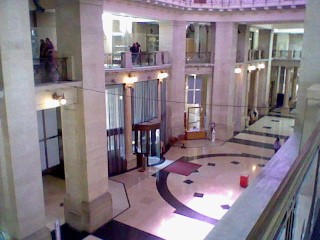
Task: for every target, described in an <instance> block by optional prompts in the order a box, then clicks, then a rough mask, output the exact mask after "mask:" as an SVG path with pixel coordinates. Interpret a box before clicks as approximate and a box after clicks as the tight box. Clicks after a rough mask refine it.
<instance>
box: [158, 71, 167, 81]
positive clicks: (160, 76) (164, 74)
mask: <svg viewBox="0 0 320 240" xmlns="http://www.w3.org/2000/svg"><path fill="white" fill-rule="evenodd" d="M167 77H169V74H168V73H166V72H161V73H159V75H158V78H159V80H160V81H162V79H165V78H167Z"/></svg>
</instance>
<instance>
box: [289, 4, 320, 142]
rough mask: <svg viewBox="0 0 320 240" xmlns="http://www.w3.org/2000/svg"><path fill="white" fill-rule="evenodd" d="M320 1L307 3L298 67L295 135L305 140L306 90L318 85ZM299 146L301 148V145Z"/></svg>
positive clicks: (307, 127) (308, 120)
mask: <svg viewBox="0 0 320 240" xmlns="http://www.w3.org/2000/svg"><path fill="white" fill-rule="evenodd" d="M319 9H320V1H307V7H306V16H305V25H304V29H305V32H304V34H303V43H302V49H303V58H302V59H301V65H300V70H299V73H300V76H299V90H298V96H297V98H298V99H299V101H297V108H296V109H297V114H296V117H295V127H294V130H295V132H296V133H298V134H301V136H302V135H303V136H304V139H307V138H308V136H309V134H308V133H304V132H303V130H305V129H309V128H311V129H312V128H313V127H314V126H313V125H312V124H311V123H310V121H312V119H306V118H305V117H306V116H305V106H306V104H307V94H306V93H307V89H308V88H309V87H310V86H312V85H313V84H316V83H319V64H320V44H318V39H319V36H320V28H319V24H320V17H319ZM300 146H303V145H302V144H301V145H300Z"/></svg>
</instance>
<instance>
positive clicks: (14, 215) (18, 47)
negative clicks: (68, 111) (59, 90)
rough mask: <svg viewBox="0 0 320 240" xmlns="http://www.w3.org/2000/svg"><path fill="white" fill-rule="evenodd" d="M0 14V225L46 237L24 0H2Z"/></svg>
mask: <svg viewBox="0 0 320 240" xmlns="http://www.w3.org/2000/svg"><path fill="white" fill-rule="evenodd" d="M0 15H1V21H0V48H1V59H0V62H1V70H0V71H1V72H2V74H1V79H0V82H2V83H3V88H4V92H5V95H4V101H1V102H0V116H1V129H0V134H1V135H0V145H1V148H0V149H1V150H0V155H1V158H0V166H1V167H0V199H1V201H0V202H1V204H0V225H1V228H2V229H3V230H4V231H5V232H7V233H9V235H10V236H11V237H13V238H15V239H24V238H26V237H28V236H30V235H32V234H35V236H36V237H34V238H33V239H48V237H49V231H48V229H47V228H46V227H45V221H44V219H45V211H44V196H43V186H42V181H41V164H40V153H39V142H38V126H37V116H36V109H35V94H34V81H33V66H32V53H31V36H30V30H29V29H30V25H29V5H28V1H25V0H24V1H19V4H18V3H17V2H12V1H7V0H5V1H1V2H0ZM13 16H14V18H13ZM17 65H18V66H19V67H18V68H17ZM17 82H19V84H17ZM26 126H28V127H26ZM30 173H32V174H30ZM39 231H41V234H40V235H41V237H38V235H37V233H38V232H39Z"/></svg>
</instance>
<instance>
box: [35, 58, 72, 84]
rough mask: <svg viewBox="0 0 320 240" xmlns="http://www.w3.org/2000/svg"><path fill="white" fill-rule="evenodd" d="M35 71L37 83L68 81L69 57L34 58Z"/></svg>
mask: <svg viewBox="0 0 320 240" xmlns="http://www.w3.org/2000/svg"><path fill="white" fill-rule="evenodd" d="M33 73H34V81H35V84H41V83H58V82H61V81H66V80H68V76H67V58H53V59H48V58H37V59H33Z"/></svg>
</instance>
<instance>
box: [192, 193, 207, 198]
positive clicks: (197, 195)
mask: <svg viewBox="0 0 320 240" xmlns="http://www.w3.org/2000/svg"><path fill="white" fill-rule="evenodd" d="M203 195H204V194H203V193H197V192H196V193H194V194H193V196H194V197H199V198H202V197H203Z"/></svg>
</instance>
